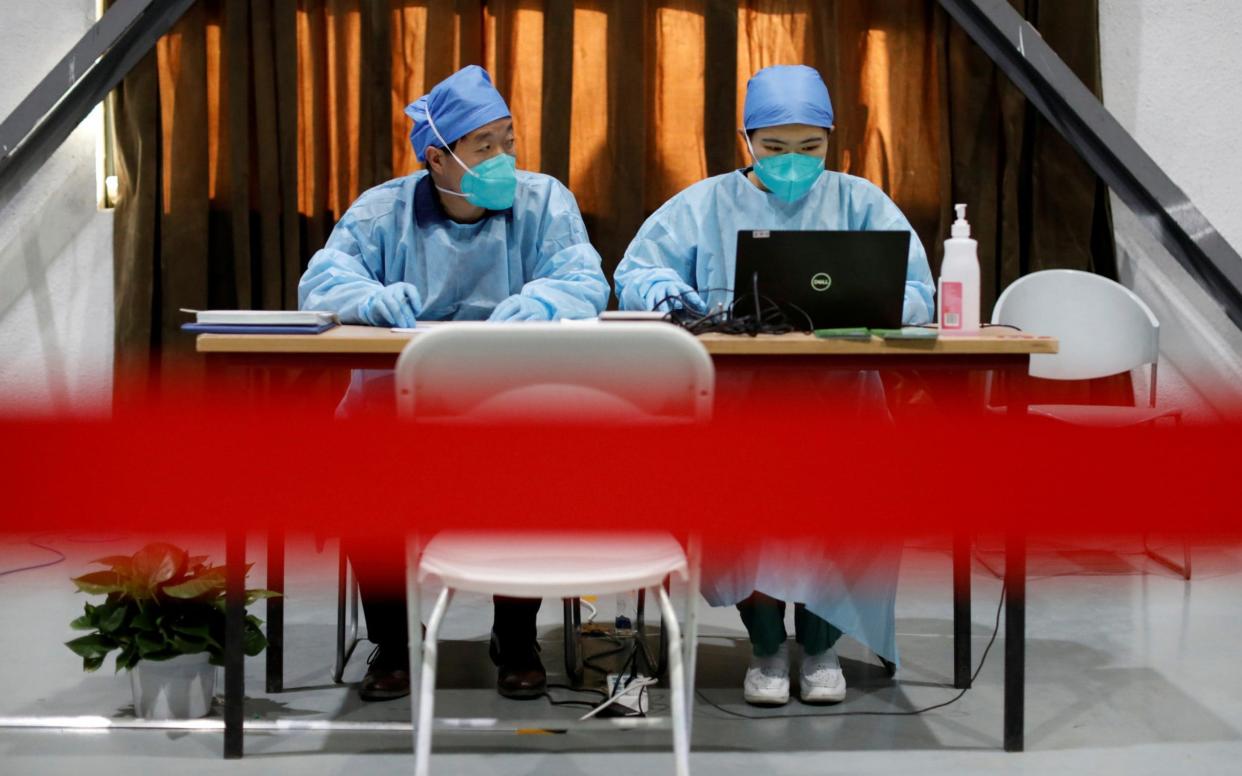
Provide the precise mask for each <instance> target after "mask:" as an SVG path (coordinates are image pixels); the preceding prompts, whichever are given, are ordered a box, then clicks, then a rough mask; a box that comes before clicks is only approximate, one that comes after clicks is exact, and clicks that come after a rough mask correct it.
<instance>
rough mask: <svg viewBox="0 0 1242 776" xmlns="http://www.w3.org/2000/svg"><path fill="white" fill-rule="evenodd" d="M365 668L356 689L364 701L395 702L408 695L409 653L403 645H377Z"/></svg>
mask: <svg viewBox="0 0 1242 776" xmlns="http://www.w3.org/2000/svg"><path fill="white" fill-rule="evenodd" d="M367 666H368V667H367V675H366V676H364V677H362V686H361V687H359V688H358V695H359V696H361V697H362V699H363V700H364V701H395V700H397V699H398V698H404V697H405V696H407V695H409V694H410V652H409V650H408V649H406V648H405V646H404V645H401V646H396V647H394V646H392V645H383V644H380V645H377V646H376V647H375V649H374V650H372V651H371V656H370V657H368V658H367Z"/></svg>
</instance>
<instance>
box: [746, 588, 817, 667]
mask: <svg viewBox="0 0 1242 776" xmlns="http://www.w3.org/2000/svg"><path fill="white" fill-rule="evenodd" d="M737 610H738V612H740V613H741V615H742V624H743V625H745V626H746V632H747V633H748V634H749V635H750V644H751V649H752V650H753V651H754V654H755V657H770V656H772V655H775V654H776V651H777V650H778V649H780V647H781V644H784V643H785V639H786V638H788V634H787V633H786V631H785V602H784V601H778V600H777V599H775V598H772V597H770V596H766V595H764V594H763V593H759V592H755V593H752V594H751V595H750V597H749V598H747V599H746V600H745V601H742V602H741V603H740V604H738V605H737ZM794 638H795V639H796V640H797V642H798V643H799V644H801V645H802V649H803V651H804V652H805V653H806V654H808V655H818V654H820V653H822V652H824V651H826V650H828V649H830V648H831V647H832V645H833V644H836V643H837V639H839V638H841V631H839V630H837V629H836V628H835V627H833V626H832V625H831V624H830V623H829V622H828V621H827V620H825V619H824V618H822V617H819V616H816V615H814V614H812V613H811V612H808V611H807V610H806V607H805V606H803V605H802V604H795V605H794Z"/></svg>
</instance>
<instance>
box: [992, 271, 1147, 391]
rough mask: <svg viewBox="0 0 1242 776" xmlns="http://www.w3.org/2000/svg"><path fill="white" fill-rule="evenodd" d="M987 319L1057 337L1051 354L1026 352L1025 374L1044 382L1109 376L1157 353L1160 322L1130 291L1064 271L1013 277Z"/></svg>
mask: <svg viewBox="0 0 1242 776" xmlns="http://www.w3.org/2000/svg"><path fill="white" fill-rule="evenodd" d="M992 323H998V324H1005V325H1009V326H1017V327H1018V328H1020V329H1022V330H1023V331H1029V332H1032V333H1035V334H1044V335H1048V336H1052V337H1056V338H1057V339H1058V340H1060V349H1059V352H1058V353H1056V354H1055V355H1035V356H1031V372H1030V373H1031V375H1032V376H1033V377H1043V378H1046V379H1049V380H1091V379H1095V378H1098V377H1109V376H1111V375H1115V374H1121V373H1122V372H1128V371H1130V370H1131V369H1135V368H1137V367H1140V366H1143V365H1144V364H1155V363H1156V361H1157V359H1158V358H1159V353H1160V323H1159V321H1157V320H1156V316H1155V315H1153V314H1152V312H1151V309H1150V308H1149V307H1148V306H1147V305H1146V304H1144V302H1143V300H1142V299H1139V298H1138V297H1137V296H1135V295H1134V292H1132V291H1130V289H1128V288H1126V287H1125V286H1123V285H1121V284H1120V283H1116V282H1114V281H1112V280H1109V279H1108V278H1104V277H1100V276H1099V275H1093V274H1091V273H1090V272H1079V271H1078V270H1070V269H1054V270H1047V271H1044V272H1035V273H1032V274H1030V275H1027V276H1026V277H1023V278H1020V279H1018V280H1017V281H1016V282H1014V283H1013V284H1012V285H1010V286H1009V288H1006V289H1005V292H1004V293H1003V294H1001V296H1000V299H998V300H996V307H995V308H994V309H993V311H992Z"/></svg>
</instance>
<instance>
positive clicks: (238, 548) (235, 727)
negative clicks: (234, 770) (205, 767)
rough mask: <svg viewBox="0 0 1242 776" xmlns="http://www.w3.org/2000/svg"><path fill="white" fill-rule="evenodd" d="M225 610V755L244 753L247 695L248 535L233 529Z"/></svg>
mask: <svg viewBox="0 0 1242 776" xmlns="http://www.w3.org/2000/svg"><path fill="white" fill-rule="evenodd" d="M225 544H226V549H225V563H226V565H227V567H228V573H227V578H226V580H225V593H224V596H225V613H224V757H225V759H228V760H236V759H239V758H240V757H241V756H242V751H243V749H242V733H243V722H242V720H243V716H242V707H243V704H244V703H245V698H246V675H245V670H246V665H245V653H244V652H243V651H242V635H243V630H242V629H243V627H244V625H245V603H246V602H245V595H246V594H245V589H246V534H245V532H244V531H241V530H230V531H229V532H228V536H227V538H226V540H225Z"/></svg>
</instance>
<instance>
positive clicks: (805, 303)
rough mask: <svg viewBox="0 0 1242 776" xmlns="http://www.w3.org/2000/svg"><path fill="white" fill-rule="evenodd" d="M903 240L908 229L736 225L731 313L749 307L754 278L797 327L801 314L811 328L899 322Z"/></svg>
mask: <svg viewBox="0 0 1242 776" xmlns="http://www.w3.org/2000/svg"><path fill="white" fill-rule="evenodd" d="M910 240H911V235H910V232H908V231H895V232H828V231H822V232H821V231H769V230H755V231H739V232H738V233H737V268H736V273H735V274H734V281H733V287H734V294H733V298H734V306H733V312H734V315H737V316H744V315H751V314H753V313H754V305H755V299H754V292H753V290H752V289H753V288H754V284H755V282H756V281H757V282H758V288H759V296H760V297H761V298H764V297H766V300H765V301H770V302H774V303H776V304H778V305H780V307H781V309H782V310H784V311H785V313H786V316H787V317H788V318H789V320H790V322H791V323H792V324H794V325H795V326H797V327H798V328H803V327H805V326H806V325H807V323H806V319H807V317H809V318H810V320H811V325H812V326H813V328H815V329H844V328H853V327H857V328H862V327H866V328H869V329H898V328H901V312H902V305H903V303H904V301H905V287H906V262H907V261H908V258H909V251H910ZM795 308H797V309H795ZM799 309H800V310H802V312H804V313H805V314H806V315H805V316H804V315H802V314H801V313H799V312H798V310H799Z"/></svg>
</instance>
